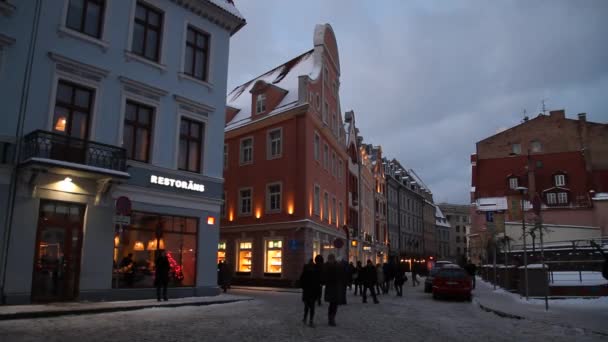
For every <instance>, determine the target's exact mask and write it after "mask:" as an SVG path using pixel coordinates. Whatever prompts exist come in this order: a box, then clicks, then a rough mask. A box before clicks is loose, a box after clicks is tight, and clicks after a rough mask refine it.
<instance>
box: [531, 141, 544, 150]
mask: <svg viewBox="0 0 608 342" xmlns="http://www.w3.org/2000/svg"><path fill="white" fill-rule="evenodd" d="M530 149H531V150H532V152H541V151H542V150H543V145H542V144H541V143H540V141H538V140H532V141H531V142H530Z"/></svg>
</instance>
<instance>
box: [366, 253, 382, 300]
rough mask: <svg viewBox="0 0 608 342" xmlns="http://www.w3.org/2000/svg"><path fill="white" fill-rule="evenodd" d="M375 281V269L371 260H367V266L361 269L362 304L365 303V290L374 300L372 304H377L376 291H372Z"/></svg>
mask: <svg viewBox="0 0 608 342" xmlns="http://www.w3.org/2000/svg"><path fill="white" fill-rule="evenodd" d="M376 281H377V273H376V267H374V264H372V261H371V260H369V259H368V260H367V265H366V266H365V268H363V303H367V290H368V289H369V292H370V294H371V296H372V298H373V299H374V304H378V303H379V302H378V298H376V291H374V286H375V285H376Z"/></svg>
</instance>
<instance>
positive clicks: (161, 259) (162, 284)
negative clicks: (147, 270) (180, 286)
mask: <svg viewBox="0 0 608 342" xmlns="http://www.w3.org/2000/svg"><path fill="white" fill-rule="evenodd" d="M154 283H155V284H154V285H156V299H157V300H158V301H159V302H160V295H161V289H162V295H163V299H164V300H165V302H166V301H168V300H169V298H168V297H167V286H168V285H169V259H168V258H167V253H166V252H165V251H164V250H161V251H160V254H159V255H158V258H156V270H155V274H154Z"/></svg>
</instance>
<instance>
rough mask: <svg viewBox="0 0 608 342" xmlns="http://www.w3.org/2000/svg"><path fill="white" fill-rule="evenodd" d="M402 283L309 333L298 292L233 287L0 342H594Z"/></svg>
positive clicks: (3, 328) (22, 325) (3, 325)
mask: <svg viewBox="0 0 608 342" xmlns="http://www.w3.org/2000/svg"><path fill="white" fill-rule="evenodd" d="M410 284H411V283H408V286H406V287H405V295H404V297H403V298H397V297H395V296H394V295H391V296H386V295H381V296H379V300H380V304H377V305H375V304H373V303H372V302H371V300H370V301H368V303H369V304H362V303H361V299H360V297H355V296H353V295H352V293H349V294H348V301H349V304H348V305H346V306H341V307H340V308H339V311H338V316H337V323H338V327H335V328H334V327H329V326H327V324H326V317H327V316H326V313H327V311H326V310H327V303H323V306H322V307H320V308H318V309H317V311H318V312H317V317H316V319H315V322H316V324H317V326H316V328H310V327H307V326H305V325H303V324H302V322H301V317H302V310H303V307H302V306H303V305H302V302H301V295H300V294H299V293H287V292H268V291H251V290H238V291H233V293H234V294H239V295H245V296H250V297H255V298H256V299H255V300H253V301H248V302H239V303H232V304H223V305H210V306H203V307H180V308H173V309H166V308H154V309H144V310H138V311H131V312H118V313H108V314H97V315H82V316H65V317H58V318H50V319H38V320H15V321H4V322H0V337H2V338H0V339H1V340H2V341H11V342H12V341H15V342H17V341H45V342H52V341H62V342H65V341H82V338H83V336H86V340H87V342H96V341H231V342H234V341H255V342H260V341H264V342H268V341H383V342H389V341H442V342H445V341H470V340H474V341H537V340H544V339H550V340H551V341H552V342H557V341H577V342H578V341H596V340H601V339H600V337H601V336H598V335H594V334H591V333H589V332H588V331H585V330H582V329H576V328H567V327H563V326H559V325H553V324H544V323H540V322H533V321H528V320H515V319H507V318H501V317H498V316H496V315H494V314H492V313H487V312H485V311H482V310H480V309H479V308H478V307H477V306H476V305H475V304H473V303H469V302H461V301H435V300H433V299H432V298H431V296H430V295H429V294H425V293H424V292H423V287H422V286H418V287H412V286H411V285H410Z"/></svg>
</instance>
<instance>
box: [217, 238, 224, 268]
mask: <svg viewBox="0 0 608 342" xmlns="http://www.w3.org/2000/svg"><path fill="white" fill-rule="evenodd" d="M225 261H226V242H220V243H218V244H217V263H218V264H219V263H220V262H225Z"/></svg>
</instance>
